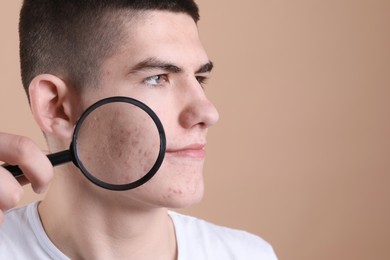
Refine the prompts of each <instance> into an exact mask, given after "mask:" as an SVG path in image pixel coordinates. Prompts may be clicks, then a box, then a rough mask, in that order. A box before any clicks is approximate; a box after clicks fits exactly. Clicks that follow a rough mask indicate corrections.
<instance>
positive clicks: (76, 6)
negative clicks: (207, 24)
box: [19, 0, 199, 95]
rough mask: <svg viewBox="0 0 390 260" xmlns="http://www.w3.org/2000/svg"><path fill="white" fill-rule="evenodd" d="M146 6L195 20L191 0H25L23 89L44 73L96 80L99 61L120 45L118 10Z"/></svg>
mask: <svg viewBox="0 0 390 260" xmlns="http://www.w3.org/2000/svg"><path fill="white" fill-rule="evenodd" d="M149 10H165V11H171V12H177V13H186V14H188V15H190V16H191V17H192V19H193V20H194V21H195V22H196V23H197V22H198V20H199V10H198V6H197V5H196V3H195V2H194V1H193V0H24V2H23V6H22V9H21V12H20V22H19V38H20V63H21V74H22V82H23V86H24V88H25V90H26V92H27V95H28V86H29V84H30V81H31V80H32V79H33V78H34V77H35V76H37V75H39V74H43V73H49V74H57V75H61V76H62V77H64V80H66V81H68V82H67V83H69V84H71V85H73V86H74V87H75V88H80V87H81V86H84V85H88V84H91V82H92V84H95V82H94V80H95V79H96V78H97V77H98V76H99V68H100V65H101V62H102V61H103V60H104V59H106V58H108V57H109V56H110V55H112V53H113V50H115V49H116V48H117V47H118V46H119V45H120V37H121V36H120V35H121V31H122V27H123V26H122V22H124V21H123V19H122V21H121V19H120V18H118V17H120V15H118V14H119V13H120V12H121V11H125V12H127V14H129V13H130V14H133V15H137V14H139V13H142V12H143V11H149ZM129 11H130V12H129Z"/></svg>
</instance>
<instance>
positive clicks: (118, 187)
mask: <svg viewBox="0 0 390 260" xmlns="http://www.w3.org/2000/svg"><path fill="white" fill-rule="evenodd" d="M113 102H122V103H130V104H132V105H135V106H137V107H139V108H140V109H142V110H144V111H145V112H146V113H147V114H148V115H149V116H150V117H151V118H152V120H153V122H154V123H155V125H156V127H157V130H158V132H159V136H160V148H159V153H158V156H157V159H156V162H155V163H154V165H153V167H152V168H151V169H150V170H149V172H148V173H147V174H146V175H145V176H143V177H142V178H140V179H138V180H136V181H134V182H131V183H127V184H112V183H107V182H104V181H102V180H100V179H98V178H96V177H95V176H93V174H91V173H90V172H89V171H88V170H87V169H86V168H85V167H84V165H83V163H82V161H81V160H80V158H79V152H78V143H77V137H78V134H79V131H80V128H81V126H82V125H83V122H84V120H85V119H86V118H87V117H88V115H89V114H90V113H91V112H92V111H94V110H95V109H96V108H98V107H100V106H103V105H105V104H108V103H113ZM165 149H166V137H165V131H164V127H163V125H162V123H161V121H160V119H159V118H158V116H157V115H156V114H155V113H154V112H153V110H152V109H151V108H149V107H148V106H147V105H146V104H144V103H142V102H141V101H139V100H136V99H133V98H130V97H124V96H115V97H108V98H104V99H101V100H99V101H97V102H96V103H94V104H92V105H91V106H90V107H88V108H87V109H86V110H85V111H84V112H83V114H82V115H81V117H80V119H79V120H78V122H77V124H76V127H75V130H74V132H73V139H72V144H71V151H72V153H73V160H74V163H75V164H76V166H77V167H78V168H79V169H80V170H81V172H82V173H83V174H84V176H85V177H86V178H87V179H88V180H90V181H91V182H92V183H94V184H96V185H97V186H99V187H102V188H105V189H108V190H115V191H123V190H130V189H134V188H137V187H139V186H141V185H142V184H144V183H145V182H147V181H148V180H150V179H151V178H152V177H153V176H154V175H155V174H156V173H157V171H158V169H159V168H160V166H161V164H162V162H163V160H164V156H165Z"/></svg>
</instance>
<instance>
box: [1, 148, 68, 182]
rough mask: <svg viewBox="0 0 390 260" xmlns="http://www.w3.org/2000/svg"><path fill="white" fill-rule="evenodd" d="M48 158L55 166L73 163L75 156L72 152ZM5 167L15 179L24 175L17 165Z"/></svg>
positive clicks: (66, 151) (53, 154)
mask: <svg viewBox="0 0 390 260" xmlns="http://www.w3.org/2000/svg"><path fill="white" fill-rule="evenodd" d="M47 158H49V161H50V162H51V164H52V165H53V166H57V165H60V164H64V163H67V162H71V161H73V156H72V153H71V152H70V150H65V151H61V152H57V153H52V154H48V155H47ZM3 167H4V168H5V169H6V170H8V171H9V172H11V173H12V175H13V176H14V177H15V178H19V177H21V176H23V175H24V174H23V172H22V170H21V169H20V168H19V166H17V165H4V166H3Z"/></svg>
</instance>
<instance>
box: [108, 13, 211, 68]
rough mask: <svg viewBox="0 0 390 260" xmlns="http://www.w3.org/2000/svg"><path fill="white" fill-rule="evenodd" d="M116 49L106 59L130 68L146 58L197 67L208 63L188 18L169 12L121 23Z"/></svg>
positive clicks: (137, 17) (194, 28) (146, 15)
mask: <svg viewBox="0 0 390 260" xmlns="http://www.w3.org/2000/svg"><path fill="white" fill-rule="evenodd" d="M120 41H121V42H120V43H119V44H118V46H120V47H119V48H118V49H117V50H116V51H115V52H114V55H113V56H112V58H111V59H110V60H111V61H113V62H119V61H120V60H124V61H126V63H127V64H128V65H129V66H131V64H133V63H138V62H140V61H142V60H144V59H147V58H158V59H162V60H165V61H170V62H172V63H174V64H178V65H181V67H185V66H195V67H198V66H199V64H204V63H205V62H207V61H208V57H207V54H206V52H205V50H204V48H203V46H202V44H201V41H200V39H199V34H198V28H197V25H196V23H195V22H194V20H193V19H192V18H191V16H189V15H187V14H184V13H173V12H169V11H144V12H142V13H139V14H137V15H136V16H135V17H133V18H129V19H128V21H127V22H125V23H123V28H122V37H120Z"/></svg>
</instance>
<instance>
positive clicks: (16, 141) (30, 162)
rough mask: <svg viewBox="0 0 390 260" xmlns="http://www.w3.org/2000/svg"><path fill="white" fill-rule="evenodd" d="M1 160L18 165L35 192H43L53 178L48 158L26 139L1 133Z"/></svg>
mask: <svg viewBox="0 0 390 260" xmlns="http://www.w3.org/2000/svg"><path fill="white" fill-rule="evenodd" d="M0 159H1V160H2V161H5V162H6V163H8V164H12V165H18V166H19V168H20V169H21V170H22V171H23V173H24V176H25V177H26V178H27V179H28V180H29V181H30V182H31V186H32V188H33V189H34V191H35V192H38V193H41V192H43V191H44V190H45V189H46V187H47V186H48V184H49V182H50V180H51V179H52V177H53V166H52V165H51V163H50V161H49V159H48V158H47V156H46V155H45V154H44V153H43V152H42V151H41V150H40V148H39V147H38V146H37V145H35V144H34V143H33V142H32V141H31V140H30V139H28V138H26V137H22V136H16V135H10V134H5V133H0ZM22 183H25V182H24V181H22Z"/></svg>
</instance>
